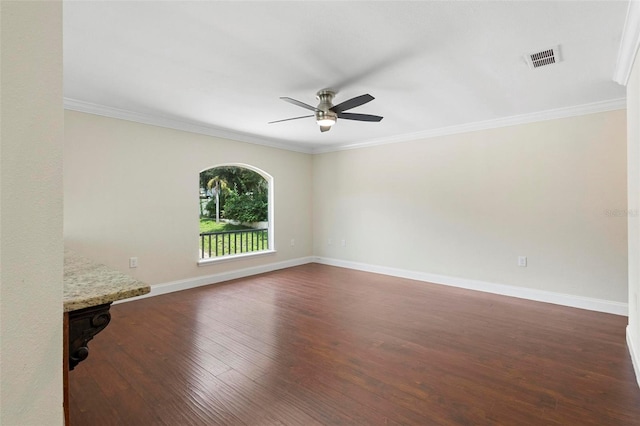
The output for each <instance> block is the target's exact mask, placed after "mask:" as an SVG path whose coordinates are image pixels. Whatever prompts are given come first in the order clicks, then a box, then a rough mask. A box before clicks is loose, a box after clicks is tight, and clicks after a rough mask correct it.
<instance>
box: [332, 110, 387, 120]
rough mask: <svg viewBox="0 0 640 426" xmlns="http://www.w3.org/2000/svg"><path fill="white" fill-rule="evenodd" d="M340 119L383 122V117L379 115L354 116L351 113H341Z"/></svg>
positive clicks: (339, 114)
mask: <svg viewBox="0 0 640 426" xmlns="http://www.w3.org/2000/svg"><path fill="white" fill-rule="evenodd" d="M338 118H343V119H345V120H356V121H381V120H382V118H383V117H380V116H379V115H370V114H353V113H350V112H339V113H338Z"/></svg>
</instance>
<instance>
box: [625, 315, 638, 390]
mask: <svg viewBox="0 0 640 426" xmlns="http://www.w3.org/2000/svg"><path fill="white" fill-rule="evenodd" d="M627 346H628V347H629V354H630V355H631V363H632V364H633V371H634V372H635V373H636V381H637V382H638V386H640V358H638V355H639V354H640V352H638V351H637V350H636V349H637V348H636V346H635V342H634V341H633V338H632V337H631V333H629V326H627Z"/></svg>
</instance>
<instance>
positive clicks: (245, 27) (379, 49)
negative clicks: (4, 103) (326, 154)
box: [64, 1, 628, 152]
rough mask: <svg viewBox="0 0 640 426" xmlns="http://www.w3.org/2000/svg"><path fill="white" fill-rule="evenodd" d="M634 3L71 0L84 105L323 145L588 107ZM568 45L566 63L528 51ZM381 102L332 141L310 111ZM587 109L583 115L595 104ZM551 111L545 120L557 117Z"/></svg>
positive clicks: (75, 85)
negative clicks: (540, 60) (325, 101)
mask: <svg viewBox="0 0 640 426" xmlns="http://www.w3.org/2000/svg"><path fill="white" fill-rule="evenodd" d="M627 7H628V2H627V1H589V2H568V1H557V2H556V1H530V2H528V1H517V2H504V1H497V2H490V1H472V2H461V1H454V2H444V1H442V2H433V1H424V2H418V1H409V2H398V1H391V2H381V1H368V2H363V1H341V2H333V1H332V2H313V1H298V2H275V1H258V2H238V1H236V2H230V1H229V2H221V1H196V2H184V1H137V2H130V1H66V2H65V4H64V95H65V103H66V105H67V107H68V108H71V109H78V110H86V111H94V112H99V113H103V114H106V115H113V116H121V117H124V118H132V119H138V120H139V121H143V122H154V123H157V124H163V125H167V126H170V127H171V126H173V127H178V128H180V127H182V128H187V129H189V128H190V129H193V130H196V131H203V132H204V133H209V134H215V135H220V136H227V137H233V138H235V139H238V140H245V141H250V142H257V143H265V144H268V145H273V146H282V147H287V148H290V149H296V150H301V151H306V152H318V151H322V150H329V149H335V148H337V147H344V146H354V145H358V144H368V143H382V142H385V141H394V140H399V139H402V138H407V137H415V136H416V135H428V134H430V132H434V131H438V129H443V128H451V127H452V126H463V127H461V128H464V126H465V125H468V124H469V123H476V122H486V121H492V120H497V121H496V122H500V120H503V122H504V119H505V117H513V116H527V115H532V114H533V115H534V116H537V115H536V114H538V113H540V112H548V111H549V110H557V109H567V108H570V107H575V106H579V107H580V108H582V109H581V110H587V111H589V110H592V109H596V110H597V108H601V107H602V108H605V109H606V108H607V107H610V106H611V105H621V104H623V99H624V97H625V89H624V87H622V86H620V85H618V84H616V83H614V82H613V81H612V76H613V73H614V68H615V65H616V58H617V52H618V46H619V43H620V38H621V34H622V30H623V27H624V22H625V17H626V11H627ZM555 45H560V46H561V54H562V58H563V61H562V62H560V63H557V64H554V65H550V66H546V67H542V68H538V69H534V70H531V69H529V67H528V66H527V65H526V64H525V62H524V60H523V55H525V54H527V53H534V52H537V51H540V50H543V49H546V48H548V47H552V46H555ZM323 88H331V89H334V90H337V91H338V94H337V95H336V99H335V100H334V103H340V102H341V101H344V100H346V99H349V98H352V97H354V96H358V95H361V94H364V93H370V94H371V95H373V96H374V97H375V98H376V99H375V100H373V101H372V102H370V103H368V104H366V105H363V106H361V107H358V108H355V109H353V110H351V111H349V112H357V113H366V114H376V115H382V116H384V120H382V121H381V122H380V123H369V122H356V121H348V120H338V122H337V123H336V125H335V126H334V127H333V128H332V129H331V131H329V132H326V133H321V132H320V131H319V129H318V126H317V125H316V124H315V120H314V119H313V118H307V119H301V120H294V121H288V122H283V123H277V124H267V123H268V122H269V121H273V120H278V119H284V118H289V117H297V116H302V115H307V113H308V112H309V111H307V110H305V109H302V108H300V107H297V106H295V105H292V104H289V103H286V102H284V101H282V100H280V99H279V97H280V96H288V97H292V98H295V99H297V100H300V101H302V102H305V103H307V104H311V105H316V104H317V101H316V99H315V93H316V92H317V91H318V90H319V89H323ZM580 108H579V110H580ZM543 115H544V114H543Z"/></svg>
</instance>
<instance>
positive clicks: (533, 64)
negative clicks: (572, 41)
mask: <svg viewBox="0 0 640 426" xmlns="http://www.w3.org/2000/svg"><path fill="white" fill-rule="evenodd" d="M524 60H525V62H526V63H527V65H529V68H531V69H534V68H540V67H544V66H545V65H551V64H555V63H556V62H560V61H561V60H562V58H561V57H560V46H554V47H550V48H548V49H544V50H541V51H540V52H536V53H531V54H529V55H524Z"/></svg>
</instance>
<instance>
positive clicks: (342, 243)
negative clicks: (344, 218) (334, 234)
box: [340, 239, 347, 247]
mask: <svg viewBox="0 0 640 426" xmlns="http://www.w3.org/2000/svg"><path fill="white" fill-rule="evenodd" d="M340 245H341V246H342V247H346V246H347V240H345V239H342V240H340Z"/></svg>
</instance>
